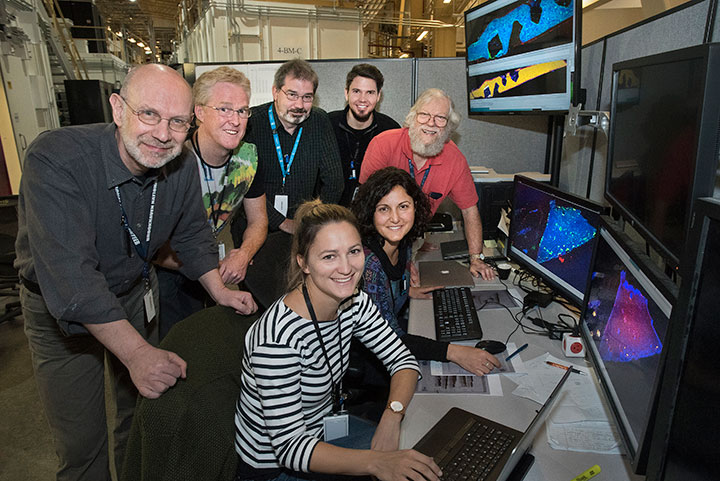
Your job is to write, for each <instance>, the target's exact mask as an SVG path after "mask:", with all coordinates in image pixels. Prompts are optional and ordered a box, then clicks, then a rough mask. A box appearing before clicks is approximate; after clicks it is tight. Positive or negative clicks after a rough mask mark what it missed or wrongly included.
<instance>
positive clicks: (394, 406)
mask: <svg viewBox="0 0 720 481" xmlns="http://www.w3.org/2000/svg"><path fill="white" fill-rule="evenodd" d="M390 409H392V410H393V411H394V412H396V413H399V412H400V411H402V410H403V405H402V403H401V402H400V401H393V402H391V403H390Z"/></svg>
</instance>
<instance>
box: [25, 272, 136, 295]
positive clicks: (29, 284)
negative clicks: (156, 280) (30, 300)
mask: <svg viewBox="0 0 720 481" xmlns="http://www.w3.org/2000/svg"><path fill="white" fill-rule="evenodd" d="M141 280H142V276H138V278H137V279H135V280H134V281H132V282H131V283H130V286H129V287H128V288H127V289H125V290H124V291H122V292H119V293H117V294H115V296H117V297H122V296H126V295H128V294H130V291H132V290H133V289H135V287H136V286H137V285H138V283H140V281H141ZM20 284H22V285H23V286H25V289H27V290H28V291H30V292H32V293H33V294H37V295H38V296H42V291H40V284H38V283H37V282H33V281H31V280H28V279H26V278H24V277H23V276H20Z"/></svg>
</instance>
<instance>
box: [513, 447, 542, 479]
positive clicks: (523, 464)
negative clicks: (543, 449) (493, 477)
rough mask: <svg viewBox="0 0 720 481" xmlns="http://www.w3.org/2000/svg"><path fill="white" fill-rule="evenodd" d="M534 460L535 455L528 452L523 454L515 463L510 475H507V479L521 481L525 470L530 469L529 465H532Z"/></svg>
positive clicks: (525, 472)
mask: <svg viewBox="0 0 720 481" xmlns="http://www.w3.org/2000/svg"><path fill="white" fill-rule="evenodd" d="M534 462H535V456H533V455H532V454H530V453H528V452H526V453H525V454H523V456H522V458H520V461H518V463H517V465H515V469H513V470H512V472H511V473H510V476H508V478H507V481H522V479H523V478H524V477H525V475H526V474H527V472H528V471H530V466H532V464H533V463H534Z"/></svg>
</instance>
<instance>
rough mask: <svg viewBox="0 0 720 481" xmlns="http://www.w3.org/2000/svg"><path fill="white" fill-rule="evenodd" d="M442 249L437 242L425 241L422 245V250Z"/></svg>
mask: <svg viewBox="0 0 720 481" xmlns="http://www.w3.org/2000/svg"><path fill="white" fill-rule="evenodd" d="M439 249H440V245H439V244H435V243H434V242H430V241H425V242H424V243H423V245H421V246H420V249H419V250H420V252H432V251H436V250H439Z"/></svg>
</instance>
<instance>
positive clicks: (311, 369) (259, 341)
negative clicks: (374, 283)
mask: <svg viewBox="0 0 720 481" xmlns="http://www.w3.org/2000/svg"><path fill="white" fill-rule="evenodd" d="M319 326H320V332H321V335H322V337H323V341H324V343H325V348H326V349H327V352H328V356H329V358H330V363H331V368H332V369H331V370H332V376H333V379H334V380H335V383H336V384H338V383H339V382H340V380H341V379H342V376H343V374H344V373H345V371H346V370H347V366H348V362H349V356H350V341H351V337H352V336H355V337H356V338H358V339H359V340H360V341H361V342H363V343H364V344H365V345H366V346H367V347H368V348H369V349H370V350H372V351H373V352H374V353H375V354H376V355H377V356H378V358H379V359H380V360H381V361H382V362H383V364H384V365H385V366H386V367H387V369H388V371H389V372H390V374H391V375H392V374H394V373H395V372H397V371H399V370H401V369H415V370H417V371H419V368H418V365H417V362H416V361H415V358H414V357H413V356H412V354H410V352H409V351H408V349H407V348H406V347H405V345H404V344H403V343H402V342H401V341H400V338H398V336H397V335H396V334H395V333H394V332H393V330H392V329H391V328H390V326H389V325H388V323H387V322H386V321H385V320H384V319H383V318H382V317H381V316H380V314H379V312H378V310H377V307H376V306H375V304H373V302H372V301H371V300H370V299H369V298H368V296H367V294H365V293H364V292H362V291H360V292H358V293H356V294H355V295H353V296H352V297H351V298H349V299H347V300H346V301H345V302H343V303H342V304H341V305H340V307H339V309H338V318H337V321H331V322H320V323H319ZM330 376H331V371H330V370H328V366H327V361H326V360H325V356H324V355H323V352H322V348H321V346H320V342H319V340H318V336H317V333H316V331H315V328H314V327H313V323H312V321H311V320H309V319H305V318H302V317H300V316H299V315H297V314H296V313H295V312H294V311H292V310H291V309H289V308H288V307H287V306H286V305H285V303H284V302H283V299H280V300H278V301H277V302H275V303H274V304H273V305H272V306H271V307H270V309H268V310H267V312H266V313H265V314H264V315H263V316H262V317H261V318H260V319H258V320H257V322H256V323H255V324H253V326H252V327H251V328H250V330H249V331H248V333H247V335H246V337H245V352H244V355H243V372H242V388H241V391H240V398H239V400H238V404H237V410H236V413H235V425H236V430H237V432H236V436H235V449H236V451H237V452H238V454H239V455H240V458H241V459H242V460H243V461H244V462H245V463H246V464H247V465H249V466H251V467H253V468H255V469H278V468H280V467H286V468H288V469H291V470H294V471H302V472H308V471H309V467H310V457H311V456H312V452H313V449H314V447H315V445H316V444H317V443H318V442H319V441H320V440H321V438H322V436H323V423H322V419H323V417H324V416H325V415H326V414H328V413H330V412H331V410H332V400H331V390H332V388H331V386H332V383H331V380H330Z"/></svg>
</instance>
